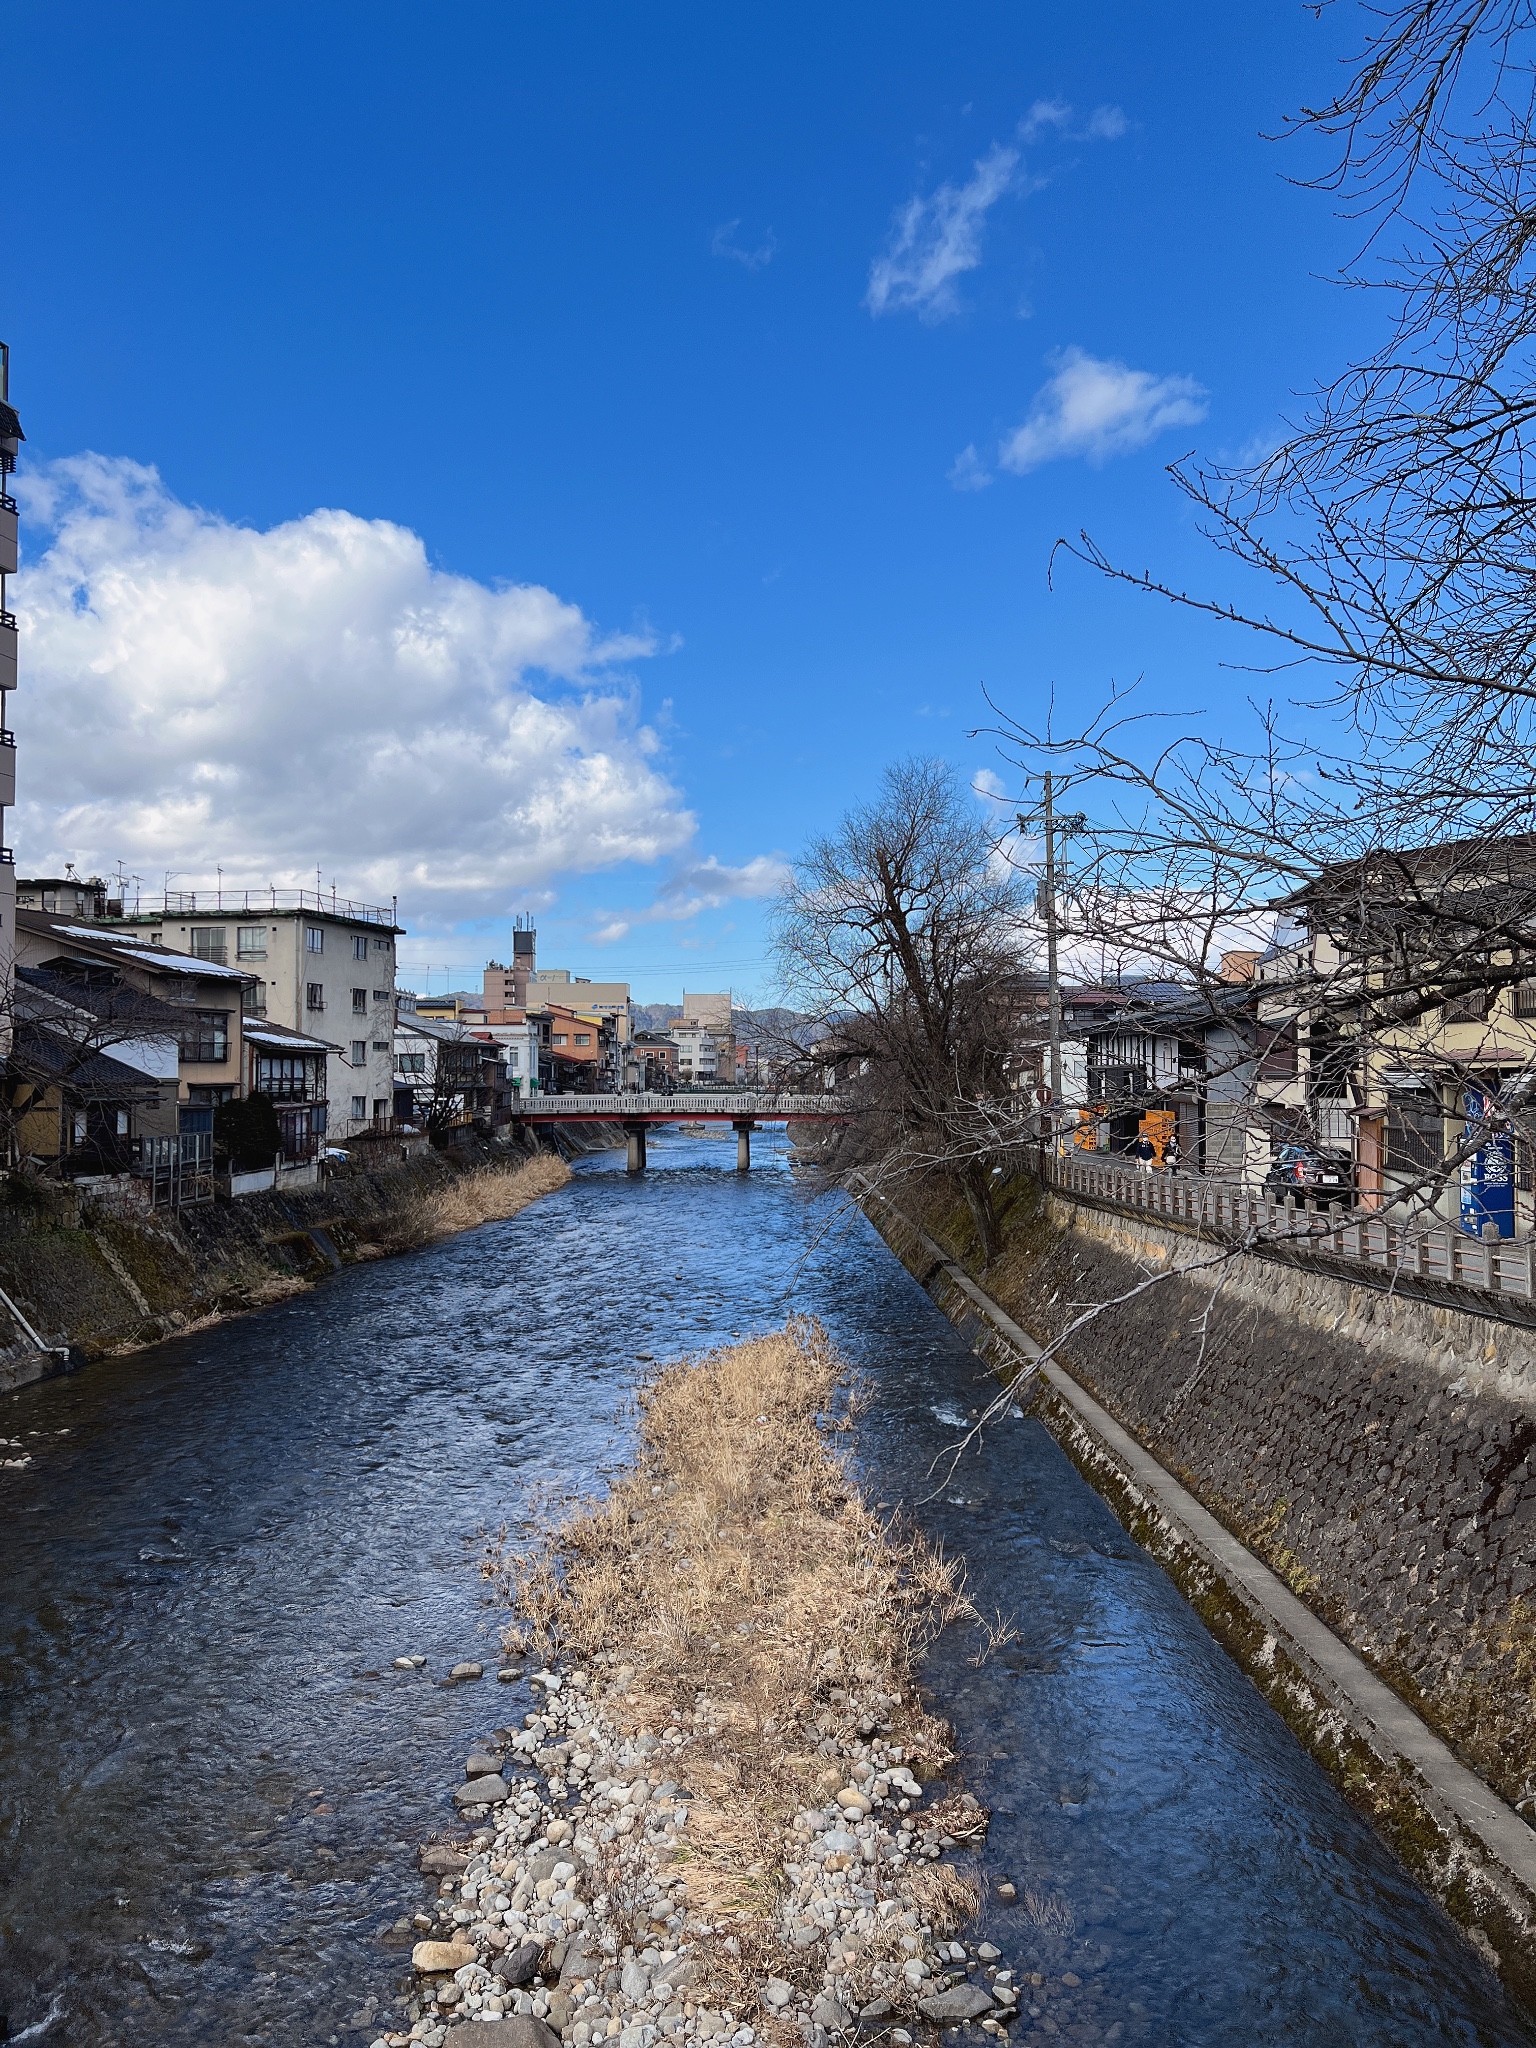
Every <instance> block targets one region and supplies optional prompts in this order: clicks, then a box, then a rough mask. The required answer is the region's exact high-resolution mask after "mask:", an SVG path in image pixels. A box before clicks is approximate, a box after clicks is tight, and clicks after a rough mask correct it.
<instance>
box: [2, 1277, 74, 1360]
mask: <svg viewBox="0 0 1536 2048" xmlns="http://www.w3.org/2000/svg"><path fill="white" fill-rule="evenodd" d="M0 1302H4V1304H5V1306H6V1307H7V1308H8V1309H9V1310H10V1312H11V1314H12V1316H13V1317H14V1318H15V1320H16V1321H17V1322H18V1323H20V1325H21V1327H22V1328H23V1329H24V1330H25V1331H26V1333H27V1335H28V1336H29V1337H30V1338H31V1340H32V1345H33V1348H34V1350H37V1351H41V1352H42V1353H43V1355H44V1357H46V1358H63V1359H67V1358H68V1357H69V1346H68V1345H67V1344H45V1343H44V1342H43V1340H42V1338H41V1337H39V1335H38V1334H37V1332H36V1330H34V1329H33V1327H32V1325H31V1324H30V1323H29V1322H28V1321H27V1319H26V1317H25V1316H24V1315H23V1314H22V1312H21V1310H20V1309H19V1308H18V1307H17V1306H16V1304H15V1302H14V1301H12V1299H11V1297H10V1296H9V1295H8V1294H7V1293H6V1291H5V1289H4V1288H3V1287H0Z"/></svg>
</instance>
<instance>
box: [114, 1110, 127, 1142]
mask: <svg viewBox="0 0 1536 2048" xmlns="http://www.w3.org/2000/svg"><path fill="white" fill-rule="evenodd" d="M117 1135H118V1136H119V1137H120V1138H126V1137H127V1135H128V1112H127V1110H126V1109H120V1110H119V1111H118V1112H117Z"/></svg>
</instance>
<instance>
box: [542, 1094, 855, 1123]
mask: <svg viewBox="0 0 1536 2048" xmlns="http://www.w3.org/2000/svg"><path fill="white" fill-rule="evenodd" d="M513 1114H514V1115H515V1116H517V1117H519V1118H520V1119H521V1120H522V1121H523V1122H524V1123H532V1124H540V1123H560V1124H566V1123H589V1124H592V1123H602V1124H620V1123H622V1124H630V1123H645V1124H696V1123H733V1124H734V1123H747V1122H751V1123H755V1124H773V1123H780V1124H781V1123H787V1122H788V1121H789V1120H790V1119H791V1118H794V1119H795V1120H796V1121H798V1120H799V1119H800V1118H802V1117H805V1118H816V1119H819V1120H822V1121H826V1120H838V1119H841V1118H844V1117H846V1116H847V1114H848V1111H847V1107H846V1106H845V1105H844V1104H842V1103H840V1102H839V1101H838V1099H837V1097H836V1096H835V1095H753V1094H748V1093H744V1092H743V1093H740V1094H736V1093H733V1094H725V1093H723V1092H722V1093H719V1094H716V1093H712V1092H708V1091H706V1090H703V1089H701V1090H700V1091H699V1092H698V1093H697V1094H695V1095H534V1096H530V1097H529V1098H528V1100H527V1101H525V1102H520V1103H518V1104H517V1106H516V1108H515V1110H514V1112H513Z"/></svg>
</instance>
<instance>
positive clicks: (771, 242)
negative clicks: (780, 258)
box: [709, 214, 779, 270]
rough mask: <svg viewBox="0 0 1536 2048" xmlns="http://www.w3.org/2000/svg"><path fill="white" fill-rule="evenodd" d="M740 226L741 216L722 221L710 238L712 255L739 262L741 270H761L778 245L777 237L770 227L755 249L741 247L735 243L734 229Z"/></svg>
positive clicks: (771, 257)
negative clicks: (726, 257)
mask: <svg viewBox="0 0 1536 2048" xmlns="http://www.w3.org/2000/svg"><path fill="white" fill-rule="evenodd" d="M740 226H741V216H740V215H739V214H738V215H737V217H736V219H735V220H727V221H722V222H721V224H720V226H719V227H717V228H716V229H715V232H714V235H713V237H712V238H711V240H710V244H709V250H710V254H711V255H712V256H728V257H729V258H730V260H731V261H732V262H733V263H739V264H740V265H741V267H742V269H743V270H761V269H763V268H764V266H765V265H767V264H769V263H771V262H772V261H773V258H774V254H775V252H776V251H777V249H778V246H779V238H778V236H777V235H776V234H775V233H774V232H773V229H772V228H770V229H769V230H768V232H767V234H765V235H764V237H763V239H762V240H761V241H760V242H759V243H758V245H757V247H756V248H755V249H741V248H738V247H737V245H736V239H735V237H736V230H737V229H738V228H739V227H740Z"/></svg>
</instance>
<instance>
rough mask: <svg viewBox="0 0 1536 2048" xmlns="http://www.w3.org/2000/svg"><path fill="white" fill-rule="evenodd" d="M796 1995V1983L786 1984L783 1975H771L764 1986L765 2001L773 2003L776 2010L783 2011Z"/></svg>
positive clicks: (767, 2003)
mask: <svg viewBox="0 0 1536 2048" xmlns="http://www.w3.org/2000/svg"><path fill="white" fill-rule="evenodd" d="M794 1995H795V1987H794V1985H793V1984H786V1983H785V1981H784V1979H783V1978H782V1977H770V1978H769V1979H768V1982H767V1983H766V1984H765V1985H764V1986H763V2003H764V2004H765V2005H771V2006H772V2007H773V2009H774V2010H775V2012H779V2011H782V2009H783V2008H784V2007H785V2006H786V2005H788V2004H789V2002H790V2000H791V1999H792V1998H793V1997H794Z"/></svg>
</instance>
